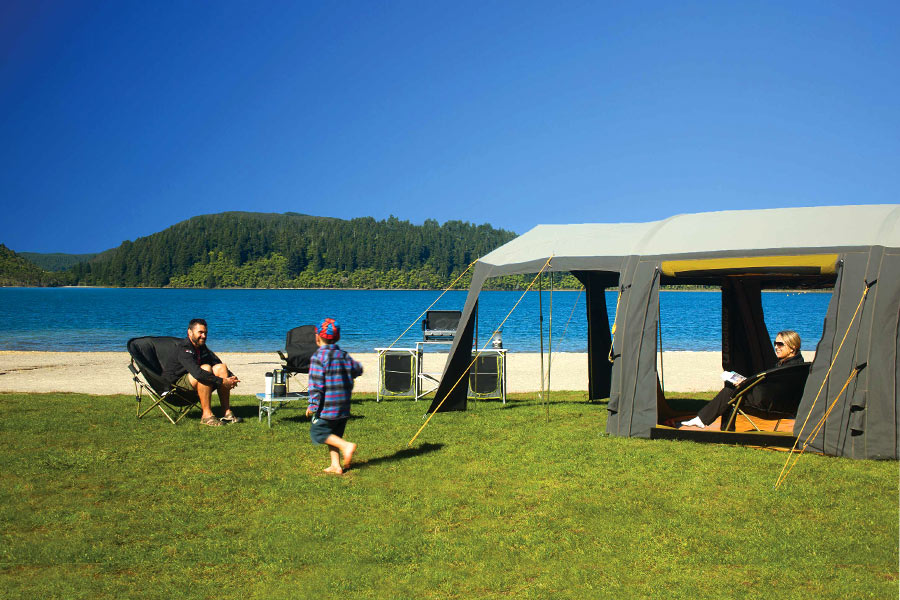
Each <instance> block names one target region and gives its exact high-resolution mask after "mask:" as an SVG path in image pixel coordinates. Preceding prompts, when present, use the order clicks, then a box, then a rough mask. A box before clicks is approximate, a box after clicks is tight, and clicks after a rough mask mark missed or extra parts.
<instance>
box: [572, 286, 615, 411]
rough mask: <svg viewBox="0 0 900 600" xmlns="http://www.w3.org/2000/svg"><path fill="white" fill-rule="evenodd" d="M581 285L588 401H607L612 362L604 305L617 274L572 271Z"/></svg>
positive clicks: (610, 341)
mask: <svg viewBox="0 0 900 600" xmlns="http://www.w3.org/2000/svg"><path fill="white" fill-rule="evenodd" d="M572 275H574V276H575V277H576V278H578V280H579V281H580V282H581V283H582V284H583V285H584V294H585V305H586V309H587V324H588V331H587V335H588V399H590V400H599V399H601V398H609V391H610V384H611V383H612V363H610V362H609V347H610V345H611V344H612V336H611V335H610V331H609V327H610V326H609V316H608V312H607V305H606V288H607V287H610V286H612V285H615V283H616V282H617V281H618V273H607V272H603V271H573V272H572Z"/></svg>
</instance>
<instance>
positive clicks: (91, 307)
mask: <svg viewBox="0 0 900 600" xmlns="http://www.w3.org/2000/svg"><path fill="white" fill-rule="evenodd" d="M438 296H440V292H434V291H395V290H391V291H380V290H377V291H376V290H174V289H98V288H0V350H54V351H123V350H125V342H126V341H128V339H129V338H132V337H136V336H141V335H176V336H181V335H184V333H185V330H186V329H187V322H188V321H189V320H190V319H191V318H193V317H203V318H205V319H206V320H207V321H208V322H209V330H210V332H209V345H210V347H211V348H212V349H213V350H216V351H223V352H238V351H241V352H274V351H275V350H276V349H279V348H282V347H283V346H284V336H285V332H286V331H287V330H288V329H290V328H291V327H295V326H297V325H303V324H306V323H318V322H320V321H321V320H322V319H323V318H324V317H334V318H336V319H337V321H338V322H339V323H340V324H341V327H342V328H343V338H342V340H341V346H342V347H344V348H345V349H347V350H350V351H354V352H371V351H372V350H373V348H376V347H386V346H390V345H391V344H392V343H393V342H394V340H396V339H397V338H398V337H400V336H401V334H402V333H403V331H404V330H405V329H406V328H407V327H408V326H410V325H411V324H412V327H411V328H410V330H409V331H408V332H407V333H406V334H405V335H403V337H402V338H401V339H400V340H399V341H398V342H397V343H396V344H394V345H395V346H411V345H412V344H413V343H414V342H416V341H418V340H421V339H422V329H421V325H420V322H421V318H420V317H419V315H420V314H421V313H422V312H423V311H424V310H425V309H426V308H428V306H429V305H430V304H431V303H432V302H434V301H435V299H437V298H438ZM521 296H522V293H521V292H483V293H482V294H481V301H480V307H479V319H478V320H479V323H478V326H479V337H480V344H479V346H481V345H483V344H484V342H485V341H486V340H487V339H488V337H489V335H490V333H491V331H493V330H494V329H495V328H496V327H497V326H498V325H499V324H500V323H501V322H502V321H503V319H504V318H505V317H506V316H507V314H509V312H510V310H512V308H513V306H514V305H515V303H516V301H517V300H519V298H520V297H521ZM465 298H466V292H463V291H454V292H448V293H446V294H444V296H443V297H442V298H441V300H440V301H439V302H438V303H437V304H436V305H435V306H434V308H435V309H449V310H453V309H455V310H461V309H462V307H463V303H464V302H465ZM830 298H831V294H829V293H809V292H799V293H798V292H791V293H780V292H772V293H766V294H764V295H763V308H764V310H765V315H766V325H767V326H768V328H769V331H770V333H772V335H773V337H774V334H775V333H776V332H777V331H779V330H781V329H796V330H797V331H798V332H799V333H800V336H801V338H802V339H803V348H804V349H805V350H813V349H815V345H816V342H817V341H818V339H819V337H820V336H821V335H822V323H823V321H824V319H825V311H826V309H827V307H828V302H829V300H830ZM607 305H608V307H609V319H610V323H612V319H613V318H614V316H615V315H614V312H615V307H616V294H615V292H607ZM660 311H661V318H662V337H663V347H664V348H665V349H666V350H715V351H718V350H720V349H721V337H722V332H721V318H722V317H721V295H720V294H719V293H718V292H665V291H664V292H662V293H661V297H660ZM543 312H544V344H545V350H546V347H547V344H548V333H549V331H548V330H549V326H550V318H551V314H552V321H553V350H554V352H556V351H561V352H585V351H587V320H586V317H585V306H584V294H583V293H580V292H559V291H557V292H554V293H553V297H552V313H551V297H550V294H549V292H546V291H545V292H544V294H543ZM539 317H540V306H539V299H538V293H537V292H529V293H528V294H526V296H525V298H524V299H523V300H522V302H521V303H520V304H519V306H518V307H517V308H516V310H515V311H514V312H513V313H512V315H511V316H510V317H509V319H508V320H507V321H506V323H505V324H504V326H503V344H504V347H506V348H508V349H510V351H512V352H537V351H538V350H539V349H540V339H541V338H540V318H539Z"/></svg>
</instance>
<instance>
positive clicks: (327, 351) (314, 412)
mask: <svg viewBox="0 0 900 600" xmlns="http://www.w3.org/2000/svg"><path fill="white" fill-rule="evenodd" d="M339 339H341V328H340V326H339V325H338V324H337V323H336V322H335V321H334V319H325V320H324V321H322V324H321V325H319V328H318V330H317V331H316V344H318V346H319V349H318V350H316V353H315V354H313V355H312V358H311V359H310V361H309V406H307V407H306V416H307V417H312V421H311V424H310V426H309V437H310V438H311V439H312V442H313V444H327V445H328V452H329V454H330V455H331V466H329V467H326V468H325V469H323V471H325V472H326V473H331V474H334V475H340V474H342V473H343V472H344V471H346V470H347V469H349V468H350V463H351V462H352V461H353V453H354V452H356V444H354V443H353V442H348V441H347V440H345V439H344V428H345V427H346V426H347V419H349V418H350V396H351V393H352V392H353V380H354V379H355V378H356V377H359V376H360V375H362V372H363V368H362V365H361V364H359V363H358V362H356V361H355V360H353V358H351V356H350V355H349V354H347V353H346V352H344V351H343V350H341V349H340V347H339V346H338V345H337V341H338V340H339ZM341 455H343V456H344V464H343V467H342V466H341V460H340V459H341Z"/></svg>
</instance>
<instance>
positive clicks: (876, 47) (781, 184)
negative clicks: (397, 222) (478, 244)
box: [0, 0, 900, 253]
mask: <svg viewBox="0 0 900 600" xmlns="http://www.w3.org/2000/svg"><path fill="white" fill-rule="evenodd" d="M898 26H900V3H898V2H883V3H882V2H862V3H858V2H827V1H826V2H652V1H648V2H639V3H626V2H610V3H606V2H525V1H510V2H490V1H480V2H466V1H460V0H454V1H452V2H438V1H433V2H431V1H429V2H420V1H396V2H376V1H366V2H357V1H341V2H337V1H327V2H326V1H322V2H274V1H262V2H250V1H241V2H234V1H225V0H217V1H216V2H201V1H199V0H197V1H185V2H173V1H165V0H160V1H153V2H147V1H139V2H138V1H130V0H118V1H115V2H84V1H77V0H67V1H64V0H56V1H51V2H42V1H39V0H4V2H2V3H0V164H2V167H0V201H2V217H0V243H4V244H6V245H7V246H8V247H10V248H12V249H13V250H15V251H35V252H73V253H82V252H97V251H102V250H105V249H107V248H111V247H114V246H117V245H119V244H120V243H121V242H122V241H123V240H131V239H135V238H137V237H140V236H144V235H149V234H151V233H154V232H156V231H159V230H161V229H164V228H166V227H168V226H170V225H172V224H174V223H176V222H178V221H181V220H184V219H187V218H190V217H192V216H194V215H198V214H205V213H214V212H221V211H226V210H248V211H261V212H285V211H295V212H301V213H308V214H314V215H323V216H334V217H342V218H353V217H361V216H373V217H375V218H377V219H383V218H387V217H388V216H389V215H395V216H396V217H398V218H400V219H405V220H409V221H412V222H413V223H421V222H423V221H424V220H425V219H428V218H432V219H436V220H438V221H440V222H444V221H447V220H451V219H458V220H464V221H470V222H473V223H490V224H492V225H494V226H495V227H502V228H505V229H510V230H512V231H515V232H518V233H523V232H525V231H527V230H528V229H530V228H531V227H533V226H534V225H536V224H539V223H576V222H621V221H648V220H655V219H661V218H665V217H668V216H671V215H673V214H678V213H684V212H698V211H707V210H719V209H742V208H769V207H779V206H813V205H830V204H869V203H872V204H875V203H895V202H897V201H898V200H897V189H898V181H900V111H898V107H900V97H898V96H900V93H898V92H900V75H898V72H900V69H898V68H897V65H898V64H900V36H898V33H897V32H898V30H900V27H898Z"/></svg>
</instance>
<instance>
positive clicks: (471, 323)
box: [428, 263, 490, 412]
mask: <svg viewBox="0 0 900 600" xmlns="http://www.w3.org/2000/svg"><path fill="white" fill-rule="evenodd" d="M489 272H490V266H488V265H485V264H484V263H478V264H477V265H475V271H474V272H473V273H472V283H471V285H470V286H469V294H468V296H466V304H465V306H464V307H463V311H462V315H461V316H460V318H459V325H458V326H457V330H456V331H457V333H456V335H455V336H453V344H452V345H451V346H450V353H449V354H448V355H447V362H446V363H444V372H443V374H442V375H441V381H440V383H439V384H438V388H437V391H436V392H435V394H434V400H432V402H431V406H429V407H428V412H434V411H435V410H437V407H438V406H440V407H441V408H440V411H441V412H446V411H453V410H466V406H467V402H468V381H467V378H466V376H465V375H466V373H468V370H469V364H470V363H471V362H472V342H473V340H474V337H475V319H476V310H475V309H476V307H477V306H478V295H479V294H480V293H481V286H482V285H484V280H485V279H487V277H488V273H489ZM457 382H459V383H458V384H457ZM454 386H455V387H454ZM445 398H446V399H445ZM442 401H443V403H442Z"/></svg>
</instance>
